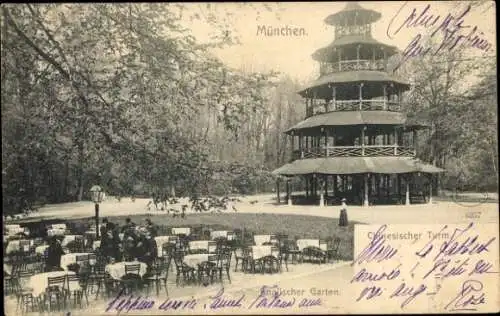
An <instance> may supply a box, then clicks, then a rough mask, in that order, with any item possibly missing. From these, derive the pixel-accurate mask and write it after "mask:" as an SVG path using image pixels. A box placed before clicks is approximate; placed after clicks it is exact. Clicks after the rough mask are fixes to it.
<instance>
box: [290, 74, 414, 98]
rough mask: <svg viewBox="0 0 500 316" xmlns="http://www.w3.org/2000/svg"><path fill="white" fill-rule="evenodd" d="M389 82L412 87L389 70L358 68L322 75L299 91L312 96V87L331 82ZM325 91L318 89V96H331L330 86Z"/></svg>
mask: <svg viewBox="0 0 500 316" xmlns="http://www.w3.org/2000/svg"><path fill="white" fill-rule="evenodd" d="M370 81H372V82H389V83H393V84H395V85H399V86H400V87H399V88H402V89H405V90H408V89H409V88H410V85H409V84H408V83H407V82H405V81H404V80H402V79H400V78H398V77H396V76H394V75H391V74H388V73H387V72H382V71H372V70H369V71H363V70H357V71H345V72H335V73H330V74H327V75H324V76H321V77H320V78H318V79H316V80H314V81H313V82H311V83H310V84H308V85H307V88H306V89H303V90H301V91H299V92H298V93H299V94H300V95H301V96H302V97H307V96H309V97H310V96H311V94H308V93H309V90H310V89H314V88H318V87H321V86H325V85H327V84H330V83H334V84H335V83H356V82H370ZM324 90H325V91H321V90H318V91H317V97H318V98H325V97H326V98H328V97H330V96H331V89H330V88H328V86H325V89H324Z"/></svg>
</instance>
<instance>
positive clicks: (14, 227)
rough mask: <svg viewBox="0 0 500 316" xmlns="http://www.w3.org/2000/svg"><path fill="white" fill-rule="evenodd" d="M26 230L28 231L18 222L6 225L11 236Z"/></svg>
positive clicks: (6, 229)
mask: <svg viewBox="0 0 500 316" xmlns="http://www.w3.org/2000/svg"><path fill="white" fill-rule="evenodd" d="M25 231H26V230H25V228H24V227H21V226H20V225H18V224H9V225H5V234H6V235H9V236H12V235H16V234H19V233H24V232H25Z"/></svg>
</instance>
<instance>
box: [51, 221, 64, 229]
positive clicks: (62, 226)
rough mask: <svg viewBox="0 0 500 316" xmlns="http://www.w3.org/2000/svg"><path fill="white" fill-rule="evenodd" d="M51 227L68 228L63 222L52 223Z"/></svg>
mask: <svg viewBox="0 0 500 316" xmlns="http://www.w3.org/2000/svg"><path fill="white" fill-rule="evenodd" d="M50 229H62V230H66V224H64V223H62V224H52V225H50Z"/></svg>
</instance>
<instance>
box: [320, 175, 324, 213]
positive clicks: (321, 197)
mask: <svg viewBox="0 0 500 316" xmlns="http://www.w3.org/2000/svg"><path fill="white" fill-rule="evenodd" d="M324 188H325V181H324V179H321V183H320V196H319V206H320V207H324V206H325V195H324V191H323V190H324Z"/></svg>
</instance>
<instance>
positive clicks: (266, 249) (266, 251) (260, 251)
mask: <svg viewBox="0 0 500 316" xmlns="http://www.w3.org/2000/svg"><path fill="white" fill-rule="evenodd" d="M270 255H272V246H252V259H254V260H257V259H260V258H264V257H267V256H270Z"/></svg>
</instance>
